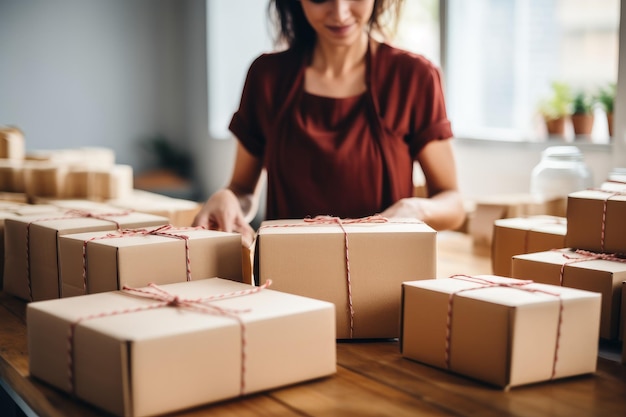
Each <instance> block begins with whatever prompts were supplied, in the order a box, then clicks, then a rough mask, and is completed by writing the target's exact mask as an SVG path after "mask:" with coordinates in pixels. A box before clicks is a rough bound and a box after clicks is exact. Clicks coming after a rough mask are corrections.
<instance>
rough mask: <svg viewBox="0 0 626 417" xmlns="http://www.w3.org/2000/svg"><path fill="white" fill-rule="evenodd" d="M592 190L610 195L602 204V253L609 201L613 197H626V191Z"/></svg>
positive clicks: (602, 250) (601, 250)
mask: <svg viewBox="0 0 626 417" xmlns="http://www.w3.org/2000/svg"><path fill="white" fill-rule="evenodd" d="M592 190H593V191H600V192H603V193H607V194H608V196H607V197H606V198H605V199H604V201H603V203H602V226H601V230H600V252H604V242H605V238H606V215H607V208H608V204H609V200H610V199H611V198H613V197H618V196H626V191H609V190H603V189H601V188H593V189H592Z"/></svg>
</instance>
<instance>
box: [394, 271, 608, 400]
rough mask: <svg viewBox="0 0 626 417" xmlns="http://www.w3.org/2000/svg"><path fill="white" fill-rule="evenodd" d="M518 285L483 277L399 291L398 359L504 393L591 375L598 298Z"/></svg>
mask: <svg viewBox="0 0 626 417" xmlns="http://www.w3.org/2000/svg"><path fill="white" fill-rule="evenodd" d="M468 278H469V277H468ZM485 280H486V281H487V282H492V283H494V284H493V285H494V286H491V287H487V284H486V282H485ZM503 284H504V285H518V286H520V288H511V287H505V286H499V285H503ZM520 284H523V282H520V281H518V280H514V279H511V278H503V277H497V276H489V275H480V276H477V277H476V278H474V279H455V278H440V279H433V280H424V281H414V282H406V283H404V284H403V301H402V306H403V309H402V312H403V327H402V336H401V339H400V345H401V349H402V355H403V356H404V357H405V358H409V359H413V360H416V361H419V362H423V363H426V364H428V365H432V366H436V367H439V368H443V369H447V370H449V371H452V372H455V373H458V374H461V375H465V376H467V377H470V378H474V379H477V380H480V381H483V382H486V383H488V384H492V385H496V386H499V387H504V388H509V387H514V386H519V385H525V384H531V383H535V382H540V381H548V380H551V379H557V378H564V377H568V376H573V375H579V374H586V373H592V372H594V371H595V370H596V361H597V354H598V328H599V321H600V294H597V293H593V292H588V291H581V290H575V289H571V288H564V287H556V286H551V285H544V284H536V283H531V284H527V285H520ZM561 303H562V306H563V309H562V313H561V314H560V313H559V311H560V310H561V309H560V307H561ZM559 323H560V324H559ZM555 350H556V353H555Z"/></svg>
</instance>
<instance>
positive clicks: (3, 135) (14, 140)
mask: <svg viewBox="0 0 626 417" xmlns="http://www.w3.org/2000/svg"><path fill="white" fill-rule="evenodd" d="M25 154H26V144H25V143H24V132H22V130H21V129H19V128H17V127H15V126H0V158H2V159H13V160H22V159H24V155H25Z"/></svg>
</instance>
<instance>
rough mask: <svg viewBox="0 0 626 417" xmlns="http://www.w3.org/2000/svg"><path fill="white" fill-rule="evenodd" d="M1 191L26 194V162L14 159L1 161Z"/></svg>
mask: <svg viewBox="0 0 626 417" xmlns="http://www.w3.org/2000/svg"><path fill="white" fill-rule="evenodd" d="M0 191H5V192H11V193H23V192H24V162H23V161H20V160H14V159H0Z"/></svg>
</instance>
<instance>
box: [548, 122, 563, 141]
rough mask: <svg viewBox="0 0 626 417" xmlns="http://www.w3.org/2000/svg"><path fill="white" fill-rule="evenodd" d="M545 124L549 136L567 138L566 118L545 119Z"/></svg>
mask: <svg viewBox="0 0 626 417" xmlns="http://www.w3.org/2000/svg"><path fill="white" fill-rule="evenodd" d="M545 122H546V130H547V131H548V136H561V137H563V138H564V137H565V117H559V118H558V119H545Z"/></svg>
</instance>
